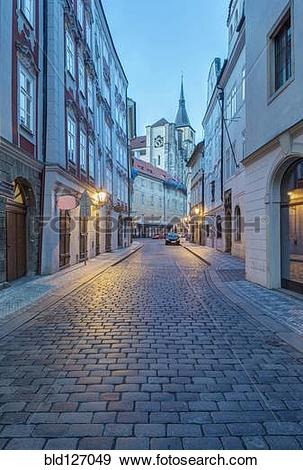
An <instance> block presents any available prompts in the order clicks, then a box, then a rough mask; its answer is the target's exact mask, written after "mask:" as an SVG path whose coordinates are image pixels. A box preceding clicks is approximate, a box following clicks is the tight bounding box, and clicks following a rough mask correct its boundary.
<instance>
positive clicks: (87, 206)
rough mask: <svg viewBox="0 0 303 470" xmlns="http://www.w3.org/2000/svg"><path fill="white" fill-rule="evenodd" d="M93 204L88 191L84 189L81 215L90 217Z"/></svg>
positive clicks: (81, 200)
mask: <svg viewBox="0 0 303 470" xmlns="http://www.w3.org/2000/svg"><path fill="white" fill-rule="evenodd" d="M92 205H93V203H92V200H91V198H90V197H89V195H88V192H87V191H84V193H83V194H82V196H81V199H80V217H90V216H91V208H92Z"/></svg>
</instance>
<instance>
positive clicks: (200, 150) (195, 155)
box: [186, 140, 204, 167]
mask: <svg viewBox="0 0 303 470" xmlns="http://www.w3.org/2000/svg"><path fill="white" fill-rule="evenodd" d="M203 152H204V140H202V142H199V143H198V144H197V145H196V146H195V148H194V150H193V152H192V154H191V156H190V158H189V160H188V162H187V164H186V166H188V167H191V166H192V165H193V164H194V163H195V161H196V160H197V158H198V156H199V154H201V155H203Z"/></svg>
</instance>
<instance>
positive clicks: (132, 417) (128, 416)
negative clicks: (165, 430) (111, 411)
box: [117, 411, 148, 423]
mask: <svg viewBox="0 0 303 470" xmlns="http://www.w3.org/2000/svg"><path fill="white" fill-rule="evenodd" d="M117 423H148V413H144V412H141V411H135V412H120V413H118V416H117Z"/></svg>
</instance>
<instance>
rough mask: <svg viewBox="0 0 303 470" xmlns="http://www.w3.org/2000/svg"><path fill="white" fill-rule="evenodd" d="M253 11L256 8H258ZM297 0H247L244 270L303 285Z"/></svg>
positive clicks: (301, 58) (301, 6)
mask: <svg viewBox="0 0 303 470" xmlns="http://www.w3.org/2000/svg"><path fill="white" fill-rule="evenodd" d="M256 11H257V12H258V14H257V15H256ZM302 17H303V3H302V1H301V0H293V1H291V2H289V1H288V0H277V1H275V2H272V1H270V0H256V1H255V2H253V4H252V3H251V2H246V32H247V41H246V67H247V70H248V71H249V73H248V74H247V87H246V129H247V132H246V152H245V159H244V160H243V164H244V166H245V207H246V214H245V218H246V220H245V238H246V275H247V278H248V279H249V280H251V281H254V282H257V283H259V284H262V285H264V286H266V287H270V288H279V287H284V288H287V289H291V290H296V291H299V292H301V293H302V292H303V263H302V261H303V230H302V227H303V210H302V208H303V115H302V109H303V94H302V79H301V77H302V74H303V55H302V41H301V38H302V35H303V24H302Z"/></svg>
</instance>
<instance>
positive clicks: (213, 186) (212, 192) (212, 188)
mask: <svg viewBox="0 0 303 470" xmlns="http://www.w3.org/2000/svg"><path fill="white" fill-rule="evenodd" d="M210 195H211V202H215V198H216V182H215V181H212V182H211V183H210Z"/></svg>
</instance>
